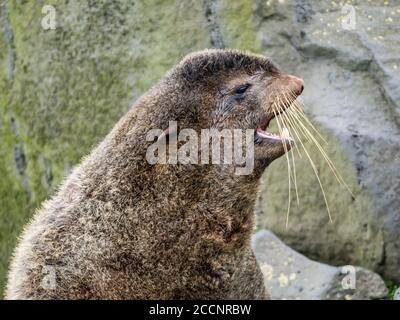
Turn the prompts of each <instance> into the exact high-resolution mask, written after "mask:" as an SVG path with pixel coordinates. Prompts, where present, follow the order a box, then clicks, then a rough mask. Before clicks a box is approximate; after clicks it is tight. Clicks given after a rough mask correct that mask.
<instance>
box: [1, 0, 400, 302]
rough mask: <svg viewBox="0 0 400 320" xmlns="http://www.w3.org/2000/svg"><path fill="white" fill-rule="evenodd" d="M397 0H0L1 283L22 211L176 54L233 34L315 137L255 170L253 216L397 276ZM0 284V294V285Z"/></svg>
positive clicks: (321, 256)
mask: <svg viewBox="0 0 400 320" xmlns="http://www.w3.org/2000/svg"><path fill="white" fill-rule="evenodd" d="M399 21H400V1H399V0H388V1H384V0H373V1H369V0H363V1H316V0H315V1H313V0H292V1H289V0H238V1H228V0H201V1H194V0H186V1H174V0H167V1H164V0H149V1H122V0H115V1H104V0H100V1H75V0H69V1H68V0H60V1H50V0H49V1H39V0H37V1H22V0H15V1H6V0H0V178H1V180H0V292H1V291H2V289H3V286H4V283H5V279H6V270H7V268H8V263H9V260H10V255H11V253H12V250H13V248H14V246H15V244H16V240H17V237H18V235H19V234H20V232H21V230H22V228H23V226H24V224H25V223H26V222H27V221H29V218H30V217H31V216H32V215H33V214H34V212H35V209H36V208H37V207H38V206H39V205H40V203H41V202H42V201H43V200H44V199H45V198H46V197H48V196H49V195H51V194H52V193H54V192H55V190H56V189H57V186H58V185H59V183H60V181H62V179H63V177H64V176H65V175H66V174H68V172H69V171H70V170H71V168H72V167H73V166H75V165H76V164H77V163H79V161H80V158H81V157H82V156H83V155H85V154H87V153H88V152H89V151H90V150H91V148H92V147H93V146H94V145H95V144H96V143H98V142H100V141H101V140H102V138H103V137H104V136H105V135H106V134H107V132H108V131H109V130H110V129H111V128H112V127H113V125H114V124H115V123H116V121H117V120H118V119H119V118H120V117H121V116H122V115H123V114H124V113H126V111H127V110H128V109H129V107H130V106H131V105H132V104H133V102H134V101H135V100H136V99H137V98H138V97H139V96H140V95H141V94H142V93H144V92H145V91H146V90H148V89H149V88H150V87H151V86H152V85H153V84H154V83H155V82H157V80H158V79H160V78H161V77H162V76H163V75H164V73H165V72H166V71H167V70H168V69H170V68H171V67H172V66H173V65H174V64H175V63H177V62H178V61H179V60H180V59H181V58H182V57H183V56H184V55H185V54H187V53H189V52H192V51H195V50H199V49H204V48H211V47H217V48H237V49H243V50H249V51H252V52H255V53H261V54H264V55H266V56H268V57H270V58H271V59H272V60H273V61H274V62H275V63H277V64H278V65H279V66H280V67H281V68H282V69H283V70H285V71H287V72H289V73H291V74H294V75H296V76H299V77H301V78H303V79H304V81H305V91H304V93H303V103H304V106H305V110H306V113H307V114H308V116H309V118H310V119H312V120H313V122H314V123H315V124H316V125H317V126H318V128H319V129H320V130H321V132H323V134H324V136H325V137H326V139H327V142H328V143H327V144H326V145H325V146H324V147H325V149H326V151H327V153H328V154H329V156H330V157H331V159H332V160H333V162H334V163H335V164H336V166H337V167H338V169H339V171H340V172H341V173H342V175H343V177H344V179H345V180H346V182H347V184H348V185H349V186H350V188H351V189H352V191H353V193H354V194H355V197H354V198H353V197H352V196H351V195H350V194H349V193H348V192H347V191H346V189H345V188H343V187H341V186H340V185H339V184H338V183H337V181H336V178H335V177H334V175H333V174H332V173H331V172H330V170H329V167H328V165H327V164H326V162H325V161H324V160H323V158H322V157H321V156H319V155H318V153H317V151H316V150H313V149H312V148H313V147H312V146H311V145H310V146H309V147H310V148H311V150H312V151H311V155H312V156H313V160H314V162H315V163H316V166H317V168H318V173H319V175H320V176H321V181H322V183H323V185H324V187H325V192H326V194H327V200H328V203H329V206H330V209H331V212H332V216H333V222H332V223H331V222H329V218H328V214H327V210H326V207H325V203H324V199H323V196H322V194H321V191H320V189H319V185H318V182H317V180H316V178H315V176H314V173H313V171H312V168H311V166H310V164H309V162H308V160H307V159H305V158H304V157H302V158H296V169H297V182H298V188H299V204H298V205H297V204H296V199H295V195H294V192H292V199H291V200H292V209H291V211H290V219H289V224H288V227H287V228H286V226H285V223H286V209H287V202H288V186H287V183H288V181H287V171H286V170H287V169H286V160H285V159H284V158H281V159H279V160H278V161H276V162H275V163H273V164H272V165H271V167H270V168H269V170H267V172H266V173H265V174H264V176H263V178H262V187H261V194H260V201H259V203H258V204H257V215H258V223H259V226H258V227H259V228H266V229H270V230H272V231H273V232H274V233H275V234H277V235H278V236H279V237H280V238H281V239H282V240H283V241H284V242H285V243H286V244H288V245H290V246H291V247H292V248H294V249H296V250H298V251H300V252H301V253H303V254H305V255H306V256H308V257H310V258H312V259H316V260H318V261H321V262H326V263H329V264H332V265H346V264H356V265H360V266H363V267H366V268H369V269H371V270H374V271H375V272H378V273H379V274H380V275H382V276H383V277H384V279H386V280H387V281H389V280H390V281H393V283H396V282H397V283H398V282H400V268H399V266H400V73H399V71H400V23H399ZM0 296H1V294H0Z"/></svg>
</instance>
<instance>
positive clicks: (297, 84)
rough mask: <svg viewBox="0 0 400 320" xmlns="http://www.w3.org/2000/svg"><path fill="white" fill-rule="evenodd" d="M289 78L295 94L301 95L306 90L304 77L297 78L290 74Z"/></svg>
mask: <svg viewBox="0 0 400 320" xmlns="http://www.w3.org/2000/svg"><path fill="white" fill-rule="evenodd" d="M288 79H289V86H290V89H291V90H292V91H293V93H294V94H296V95H298V96H299V95H300V94H301V93H302V92H303V90H304V81H303V79H300V78H297V77H295V76H292V75H288Z"/></svg>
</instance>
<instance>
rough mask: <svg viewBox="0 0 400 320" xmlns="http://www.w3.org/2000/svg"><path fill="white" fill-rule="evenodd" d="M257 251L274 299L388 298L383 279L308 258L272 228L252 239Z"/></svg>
mask: <svg viewBox="0 0 400 320" xmlns="http://www.w3.org/2000/svg"><path fill="white" fill-rule="evenodd" d="M252 246H253V250H254V252H255V254H256V257H257V260H258V262H259V264H260V267H261V271H262V272H263V275H264V280H265V286H266V288H267V290H268V292H269V293H270V295H271V298H272V299H288V300H372V299H385V298H386V297H387V294H388V290H387V288H386V286H385V283H384V281H383V280H382V278H381V277H380V276H379V275H378V274H376V273H374V272H372V271H369V270H367V269H364V268H360V267H355V266H350V265H347V266H343V267H333V266H330V265H327V264H323V263H320V262H316V261H313V260H310V259H308V258H307V257H305V256H304V255H302V254H300V253H298V252H296V251H295V250H293V249H291V248H290V247H288V246H287V245H285V244H284V243H283V242H282V241H281V240H279V238H278V237H277V236H275V235H274V234H273V233H272V232H271V231H267V230H261V231H259V232H257V233H256V234H255V235H254V236H253V238H252Z"/></svg>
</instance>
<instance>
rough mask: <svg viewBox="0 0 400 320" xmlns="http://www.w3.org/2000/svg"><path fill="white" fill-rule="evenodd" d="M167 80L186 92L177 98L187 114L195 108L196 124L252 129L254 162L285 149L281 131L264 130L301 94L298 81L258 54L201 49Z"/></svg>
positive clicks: (267, 159) (269, 158)
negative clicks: (183, 101) (179, 85)
mask: <svg viewBox="0 0 400 320" xmlns="http://www.w3.org/2000/svg"><path fill="white" fill-rule="evenodd" d="M171 77H173V79H174V80H177V79H179V82H180V83H181V84H182V86H181V88H183V89H182V90H186V91H187V92H186V94H184V95H182V96H183V97H185V101H186V103H185V105H186V108H187V110H191V111H193V109H196V108H197V109H200V110H201V112H198V113H197V120H196V121H198V122H199V123H202V126H203V127H208V128H209V127H212V128H217V129H219V130H222V129H253V130H254V133H255V135H254V137H255V139H254V145H255V160H256V161H257V160H261V162H263V163H265V164H268V163H270V162H271V161H272V160H274V159H276V158H278V157H280V156H282V155H283V154H284V153H285V151H287V150H288V149H290V147H291V144H292V139H291V138H290V137H289V136H288V135H287V131H286V130H285V129H283V128H282V129H283V130H281V131H282V132H281V134H280V135H278V134H273V133H270V132H268V131H267V128H268V125H269V123H270V121H271V120H272V119H273V118H274V117H275V116H276V115H278V114H280V113H282V112H284V111H285V109H286V108H288V107H290V105H291V103H292V102H293V101H294V100H295V99H296V98H297V96H298V95H300V94H301V92H302V91H303V88H304V87H303V86H304V84H303V80H301V79H299V78H297V77H294V76H292V75H288V74H285V73H283V72H281V71H280V70H279V69H278V68H277V67H276V66H275V65H274V64H273V63H272V62H271V61H270V60H268V59H267V58H265V57H264V56H260V55H254V54H250V53H244V52H241V51H237V50H221V49H212V50H204V51H200V52H196V53H192V54H190V55H188V56H186V57H185V58H184V59H183V60H182V61H181V62H180V63H179V64H178V65H177V66H176V67H175V68H174V69H173V70H172V71H171V73H170V74H169V76H167V78H166V80H167V81H168V79H170V78H171ZM174 83H176V82H175V81H174ZM192 97H195V99H192ZM198 97H202V98H201V99H199V98H198ZM195 100H196V101H195ZM199 100H200V101H199ZM277 102H279V103H277ZM199 103H200V104H199ZM199 115H203V116H199ZM192 125H193V124H192Z"/></svg>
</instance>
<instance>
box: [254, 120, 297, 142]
mask: <svg viewBox="0 0 400 320" xmlns="http://www.w3.org/2000/svg"><path fill="white" fill-rule="evenodd" d="M274 117H275V116H274V115H272V116H265V117H263V118H262V120H261V122H260V125H259V126H258V128H257V129H256V132H255V136H256V139H257V140H269V141H274V142H276V141H278V142H284V141H290V142H293V141H294V140H293V138H292V137H290V135H289V130H288V129H287V128H285V127H283V128H282V132H281V133H280V134H276V133H272V132H268V131H267V128H268V126H269V124H270V122H271V120H272V119H273V118H274Z"/></svg>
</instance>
